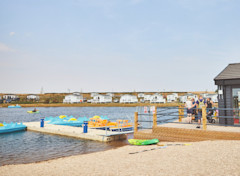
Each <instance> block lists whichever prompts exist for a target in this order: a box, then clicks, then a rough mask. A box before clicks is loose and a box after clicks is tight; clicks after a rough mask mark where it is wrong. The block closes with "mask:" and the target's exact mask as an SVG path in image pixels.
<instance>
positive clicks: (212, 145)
mask: <svg viewBox="0 0 240 176" xmlns="http://www.w3.org/2000/svg"><path fill="white" fill-rule="evenodd" d="M161 143H163V142H161ZM168 143H169V142H168ZM163 144H166V143H163ZM191 144H192V145H189V146H168V147H167V148H165V149H156V150H150V151H146V152H141V153H137V154H129V153H130V152H136V151H142V150H149V149H152V148H156V147H159V146H157V145H148V146H132V145H127V146H123V147H119V148H116V149H110V150H106V151H100V152H95V153H89V154H83V155H75V156H70V157H64V158H58V159H53V160H48V161H41V162H37V163H30V164H18V165H4V166H1V167H0V173H1V175H2V176H7V175H8V176H9V175H19V176H21V175H23V176H30V175H36V176H38V175H39V176H40V175H41V176H42V175H49V176H51V175H66V176H68V175H69V176H73V175H83V174H84V175H164V176H165V175H177V176H178V175H179V176H180V175H189V176H190V175H224V176H225V175H240V170H239V167H240V162H239V160H240V153H239V145H240V141H202V142H193V143H191ZM46 168H47V169H46Z"/></svg>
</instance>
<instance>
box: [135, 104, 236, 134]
mask: <svg viewBox="0 0 240 176" xmlns="http://www.w3.org/2000/svg"><path fill="white" fill-rule="evenodd" d="M195 110H196V112H198V109H195ZM239 115H240V110H239V109H238V108H211V109H208V108H206V107H205V106H203V107H202V119H201V123H202V125H203V129H204V130H206V129H207V126H208V125H216V126H217V125H219V126H223V125H224V126H240V124H239V119H240V117H239ZM186 116H187V113H186V108H184V107H183V106H178V107H161V108H160V107H159V108H157V107H156V106H152V107H147V106H145V107H138V108H137V112H135V115H134V132H136V131H138V129H152V128H153V127H155V126H157V125H159V124H163V123H178V124H180V123H181V124H184V123H187V122H186V121H185V119H184V118H185V117H186ZM197 121H198V115H197V114H196V115H194V122H197Z"/></svg>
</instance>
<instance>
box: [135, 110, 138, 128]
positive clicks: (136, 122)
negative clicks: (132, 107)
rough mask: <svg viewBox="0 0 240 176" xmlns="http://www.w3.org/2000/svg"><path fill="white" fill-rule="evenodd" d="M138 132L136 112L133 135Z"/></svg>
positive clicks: (136, 114)
mask: <svg viewBox="0 0 240 176" xmlns="http://www.w3.org/2000/svg"><path fill="white" fill-rule="evenodd" d="M137 131H138V112H135V113H134V133H135V132H137Z"/></svg>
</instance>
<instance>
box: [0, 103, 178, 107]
mask: <svg viewBox="0 0 240 176" xmlns="http://www.w3.org/2000/svg"><path fill="white" fill-rule="evenodd" d="M19 105H20V106H22V107H136V106H157V107H174V106H179V105H183V103H165V104H153V103H132V104H123V103H105V104H100V103H98V104H92V103H79V104H65V103H51V104H44V103H35V104H19ZM8 106H9V104H3V105H2V107H8Z"/></svg>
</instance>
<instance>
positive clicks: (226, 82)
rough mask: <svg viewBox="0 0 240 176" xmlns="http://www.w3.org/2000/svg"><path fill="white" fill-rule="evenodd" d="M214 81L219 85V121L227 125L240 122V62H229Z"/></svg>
mask: <svg viewBox="0 0 240 176" xmlns="http://www.w3.org/2000/svg"><path fill="white" fill-rule="evenodd" d="M214 81H215V85H217V86H218V107H219V116H220V118H219V123H220V124H225V125H234V124H236V122H237V121H238V123H239V102H238V101H239V95H240V63H235V64H229V65H228V66H227V67H226V68H225V69H224V70H223V71H222V72H221V73H219V74H218V75H217V76H216V77H215V78H214ZM221 108H222V110H221ZM226 108H227V109H226ZM221 116H227V117H229V118H227V117H226V118H224V117H222V118H221Z"/></svg>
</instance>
